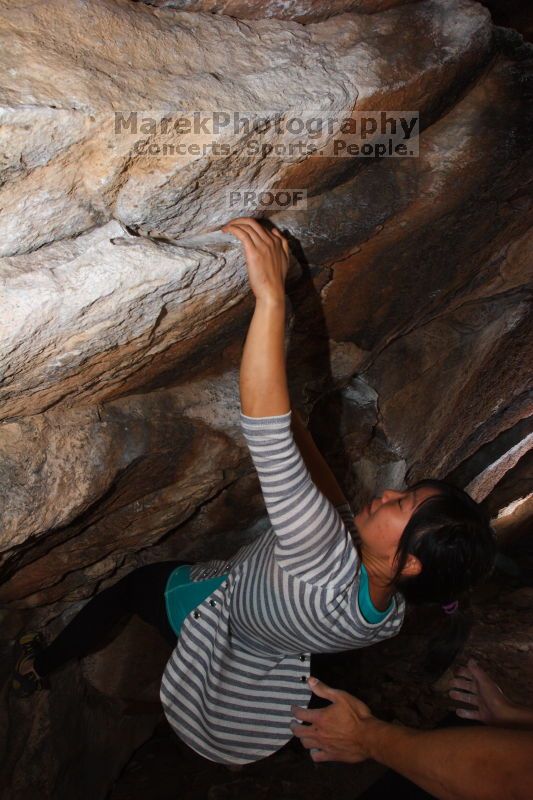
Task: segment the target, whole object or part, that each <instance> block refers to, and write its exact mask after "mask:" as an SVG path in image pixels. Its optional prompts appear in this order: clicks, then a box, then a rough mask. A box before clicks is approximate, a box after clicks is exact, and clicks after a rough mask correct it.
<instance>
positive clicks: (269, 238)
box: [222, 217, 290, 417]
mask: <svg viewBox="0 0 533 800" xmlns="http://www.w3.org/2000/svg"><path fill="white" fill-rule="evenodd" d="M222 230H223V231H224V232H228V233H232V234H233V235H234V236H236V237H237V239H239V241H240V242H241V243H242V245H243V247H244V252H245V255H246V263H247V268H248V277H249V280H250V287H251V289H252V291H253V293H254V295H255V311H254V314H253V317H252V321H251V323H250V328H249V330H248V334H247V337H246V342H245V345H244V350H243V355H242V360H241V371H240V393H241V410H242V413H243V414H246V416H249V417H267V416H274V415H277V414H286V413H287V412H288V411H289V410H290V401H289V390H288V387H287V373H286V366H285V278H286V276H287V270H288V265H289V244H288V242H287V240H286V239H284V238H283V237H282V235H281V234H280V233H279V232H278V231H276V230H274V231H272V232H270V231H267V230H266V229H265V228H263V227H262V226H261V225H260V224H259V223H258V222H257V221H256V220H255V219H251V218H249V217H238V218H237V219H234V220H232V221H231V222H229V223H228V224H227V225H225V226H224V227H223V228H222Z"/></svg>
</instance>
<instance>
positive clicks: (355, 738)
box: [291, 678, 374, 764]
mask: <svg viewBox="0 0 533 800" xmlns="http://www.w3.org/2000/svg"><path fill="white" fill-rule="evenodd" d="M309 686H310V687H311V688H312V690H313V693H314V694H316V695H317V696H318V697H323V698H325V699H326V700H331V705H329V706H327V707H326V708H316V709H307V708H300V707H299V706H292V709H291V710H292V713H293V715H294V716H295V717H296V719H298V720H301V721H302V722H307V723H309V724H308V725H298V723H296V722H292V723H291V729H292V732H293V733H294V735H295V736H298V738H299V739H301V741H302V744H303V746H304V747H306V748H307V749H308V750H310V752H311V758H312V759H313V761H345V762H347V763H350V764H356V763H357V762H359V761H364V760H365V759H366V758H368V757H369V754H368V750H367V747H366V741H365V739H366V736H365V734H366V724H367V723H368V722H369V721H371V720H374V717H373V716H372V712H371V711H370V709H369V708H368V706H366V705H365V704H364V703H362V702H361V701H360V700H358V699H357V698H356V697H353V696H352V695H351V694H348V692H343V691H341V690H340V689H331V688H330V687H329V686H326V684H325V683H322V682H321V681H318V680H316V678H309Z"/></svg>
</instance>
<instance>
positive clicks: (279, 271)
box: [221, 217, 289, 301]
mask: <svg viewBox="0 0 533 800" xmlns="http://www.w3.org/2000/svg"><path fill="white" fill-rule="evenodd" d="M221 230H222V231H224V233H232V234H233V235H234V236H236V237H237V239H239V241H240V242H241V244H242V245H243V247H244V254H245V256H246V265H247V268H248V278H249V281H250V288H251V290H252V292H253V293H254V295H255V297H256V300H266V301H271V300H275V301H277V300H284V298H285V278H286V277H287V272H288V269H289V243H288V241H287V240H286V239H285V238H284V237H283V236H282V235H281V233H280V232H279V231H277V230H275V229H273V230H271V231H269V230H267V229H266V228H264V227H263V226H262V225H260V224H259V222H258V221H257V220H255V219H252V218H251V217H237V218H235V219H232V220H231V222H228V223H227V224H226V225H224V226H223V227H222V228H221Z"/></svg>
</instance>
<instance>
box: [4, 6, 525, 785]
mask: <svg viewBox="0 0 533 800" xmlns="http://www.w3.org/2000/svg"><path fill="white" fill-rule="evenodd" d="M155 6H160V7H155ZM280 9H281V10H280ZM0 12H1V13H0V41H1V43H2V44H1V47H0V63H1V66H2V79H1V80H0V98H1V102H0V105H1V110H0V141H1V144H2V147H1V148H0V153H1V155H0V207H1V214H0V232H1V234H2V235H1V237H0V249H1V255H0V287H1V288H0V303H1V313H0V320H1V322H0V398H1V403H0V418H1V420H2V423H1V424H0V483H1V486H2V506H1V507H0V523H1V524H0V576H1V578H0V580H1V582H0V603H1V606H2V615H3V616H2V630H3V633H4V635H3V637H2V640H1V642H0V655H1V658H0V665H1V666H0V674H1V675H2V686H3V689H2V693H1V700H0V720H1V722H2V725H1V726H0V730H1V731H2V733H1V735H0V752H1V753H2V761H3V770H2V772H3V775H2V779H1V780H2V784H1V786H2V795H3V796H6V797H7V798H9V800H33V798H37V797H39V798H43V797H50V798H53V799H54V800H72V798H73V797H76V800H84V798H87V800H97V799H98V798H102V799H103V798H109V800H123V798H124V799H125V798H128V800H135V798H136V797H141V796H142V797H143V798H146V797H147V796H148V797H150V800H166V798H168V799H169V800H170V798H171V797H172V798H174V797H176V796H177V794H178V793H179V792H181V791H182V788H181V787H182V786H183V785H184V782H185V784H186V785H187V787H188V788H187V794H186V795H183V796H186V797H187V798H188V799H189V800H200V798H208V800H218V799H219V798H220V800H222V799H223V798H224V800H238V798H246V800H249V798H250V797H252V796H254V797H255V796H257V797H258V798H265V800H274V799H275V800H289V799H292V800H295V799H297V798H300V797H302V798H303V797H304V796H305V797H306V798H307V799H308V798H316V800H323V798H326V797H328V798H329V797H330V796H331V793H332V787H334V790H335V795H336V797H338V798H339V800H341V799H342V798H344V797H346V798H347V800H348V798H351V797H354V796H355V794H356V793H357V792H359V791H361V790H362V789H363V788H364V786H365V785H367V784H368V783H369V782H371V781H372V780H373V779H374V777H375V776H376V775H377V774H378V773H379V769H378V768H377V767H376V766H375V765H364V766H355V767H348V766H341V765H327V766H322V767H320V769H318V770H317V769H315V767H314V766H313V765H312V764H311V763H310V762H309V759H308V757H307V755H306V754H305V753H304V752H303V751H302V750H301V748H300V747H299V746H298V745H297V744H295V743H293V744H289V745H288V746H287V747H286V748H284V749H283V750H282V751H280V752H279V753H277V754H275V755H274V756H272V757H271V758H270V759H267V760H266V761H264V762H260V763H258V764H255V765H251V766H250V767H247V768H246V769H245V770H244V771H241V772H238V773H235V774H233V773H231V772H230V771H228V770H226V769H225V768H224V767H220V766H217V765H214V764H206V762H205V761H202V760H201V759H200V758H198V757H197V756H195V755H191V753H190V751H188V750H187V749H186V748H185V747H183V746H182V745H181V744H180V743H179V742H178V741H177V740H176V738H175V737H174V736H173V734H172V733H171V731H170V729H169V728H168V726H166V723H165V722H164V721H163V717H162V712H161V709H160V706H159V699H158V691H159V680H160V676H161V673H162V669H163V666H164V663H165V661H166V658H167V657H168V652H167V650H168V648H167V646H166V645H165V644H164V643H163V642H162V640H160V638H159V637H158V636H157V635H156V634H155V633H154V632H153V631H152V630H151V629H149V628H148V627H147V626H146V625H144V624H142V623H140V622H139V621H138V620H136V619H135V618H134V619H132V620H130V621H129V622H127V624H125V625H124V626H122V628H121V630H120V631H116V633H117V637H116V638H115V639H113V638H112V637H111V639H110V641H109V642H107V643H105V646H103V648H102V649H101V650H100V651H99V652H97V653H94V654H93V655H91V656H90V657H88V658H87V659H85V660H84V661H83V662H82V663H80V664H71V665H68V666H67V667H66V668H65V669H64V670H62V671H61V673H60V674H59V675H58V676H56V680H55V681H54V682H53V685H52V690H51V691H50V692H47V693H43V694H40V695H39V696H38V697H35V698H34V699H32V700H30V701H29V702H28V701H24V700H18V699H16V698H14V697H13V696H12V695H10V693H9V681H8V678H9V672H10V670H11V667H12V641H13V639H14V638H15V637H16V636H17V635H18V634H19V633H20V632H21V631H22V630H25V629H32V630H33V629H42V630H43V631H44V634H45V636H46V637H47V638H52V637H53V636H54V635H56V634H57V633H58V632H59V631H60V630H61V629H62V627H63V626H64V625H65V623H66V622H68V620H69V619H70V618H72V616H73V615H74V614H75V613H76V612H77V610H79V609H80V608H81V607H82V605H83V604H84V603H85V602H86V601H87V599H88V598H90V597H91V596H92V595H93V594H94V593H96V592H98V591H101V590H102V589H103V588H105V587H106V586H109V585H112V584H113V583H114V582H115V581H116V580H118V579H119V578H120V577H121V576H122V575H125V574H127V573H128V572H129V571H130V570H132V569H133V568H135V567H136V566H139V565H142V564H147V563H152V562H155V561H159V560H165V559H169V558H176V559H187V560H191V561H194V560H201V559H207V558H210V557H226V556H229V555H231V554H232V553H233V552H234V551H235V550H236V549H237V548H238V547H239V546H240V545H242V544H244V543H245V542H248V541H250V540H251V539H253V538H255V537H256V536H258V535H260V534H261V533H262V532H263V531H264V530H265V529H266V527H267V525H268V520H267V518H266V516H265V511H264V504H263V501H262V497H261V494H260V492H259V485H258V481H257V477H256V475H255V472H254V470H253V468H252V465H251V462H250V458H249V455H248V451H247V449H246V446H245V442H244V439H243V437H242V434H241V431H240V427H239V414H238V412H239V395H238V378H239V375H238V371H239V363H240V357H241V352H242V344H243V339H244V336H245V334H246V330H247V327H248V324H249V321H250V316H251V313H252V309H253V302H252V300H253V298H252V296H251V294H250V291H249V288H248V282H247V275H246V267H245V263H244V260H243V255H242V252H241V247H240V244H236V243H235V239H234V238H233V237H231V236H226V235H224V234H221V233H220V232H219V231H218V229H219V227H220V225H222V224H223V223H224V222H227V221H228V220H229V219H231V218H232V217H234V216H237V215H240V214H241V212H242V210H241V209H240V208H239V209H237V211H235V210H234V209H232V208H230V206H229V192H230V191H231V190H235V189H242V188H246V189H251V190H256V191H258V192H259V191H265V190H275V189H279V188H283V189H292V188H302V187H303V188H305V189H307V192H308V202H307V207H306V208H304V209H298V210H283V211H275V212H274V211H265V210H263V209H262V208H260V207H256V208H253V209H251V210H250V209H249V210H248V211H247V215H253V216H258V217H268V218H269V219H270V221H271V222H272V223H273V224H275V225H276V226H277V227H279V229H280V230H282V231H284V232H285V234H286V235H287V237H288V238H289V240H290V242H291V248H292V257H291V267H290V272H289V278H288V281H287V293H288V296H289V300H290V302H289V304H288V322H287V343H288V349H287V369H288V375H289V382H290V388H291V396H292V399H293V404H294V405H295V406H296V407H299V408H301V409H302V411H303V413H304V416H305V417H306V419H308V420H309V426H310V428H311V430H312V432H313V434H314V436H315V438H316V440H317V442H318V444H319V446H320V447H321V449H322V450H323V452H324V453H325V454H326V456H327V458H328V461H329V462H330V463H331V465H332V467H333V469H334V471H335V473H336V475H337V477H338V479H339V482H340V483H341V485H342V487H343V488H344V490H345V492H346V494H347V496H348V498H349V499H350V501H351V503H352V507H353V508H354V510H355V509H357V507H358V506H359V505H360V504H361V503H364V502H367V501H368V499H369V498H370V497H371V496H372V495H375V494H379V493H380V492H381V491H382V490H383V489H384V488H386V487H396V488H401V487H403V486H404V485H405V483H406V482H407V483H410V482H412V481H414V480H417V479H419V478H421V477H424V476H427V475H433V476H436V477H450V478H453V479H454V480H455V481H456V482H457V483H458V484H459V485H461V486H464V487H468V489H469V491H471V493H472V495H473V496H474V497H476V499H478V500H480V501H483V502H484V503H486V505H487V508H488V509H489V511H490V514H491V516H492V517H493V520H494V524H495V527H496V529H497V531H498V533H499V535H500V538H501V542H502V546H503V548H504V555H503V556H502V560H501V563H500V565H499V568H498V571H497V573H496V574H495V576H494V577H493V579H492V581H491V582H490V584H489V585H487V586H486V587H485V588H484V589H483V590H482V591H480V592H479V594H477V595H476V596H475V598H474V601H473V611H474V617H475V626H474V630H473V633H472V637H471V639H470V643H469V645H468V651H467V652H466V653H465V654H464V657H467V656H468V654H470V653H473V654H475V655H476V656H477V657H478V658H479V660H480V662H481V663H484V664H485V665H486V666H488V667H489V668H491V669H492V667H493V666H494V665H496V672H495V677H496V678H497V679H499V680H500V681H501V683H502V685H503V686H504V688H508V689H509V690H510V691H511V692H512V690H513V686H514V685H518V684H520V691H519V692H518V694H517V695H516V697H515V698H514V699H516V700H517V701H526V700H527V699H528V697H529V698H531V696H533V686H532V685H531V683H530V682H529V683H528V681H529V677H526V676H529V675H532V674H533V670H532V669H531V667H532V666H533V663H532V662H531V659H532V657H533V653H532V650H531V646H530V644H529V642H530V641H531V631H532V625H533V620H532V619H531V609H532V604H533V601H532V597H531V588H530V587H531V585H532V584H533V572H532V568H531V545H530V543H531V516H532V506H531V427H530V420H531V415H532V411H533V407H532V392H531V375H532V369H531V366H532V363H531V352H533V349H532V336H531V319H532V314H531V283H532V281H531V269H532V267H531V265H532V262H533V259H532V257H531V252H532V242H531V219H532V202H531V190H530V186H531V177H532V166H531V165H532V164H533V157H532V156H533V154H532V149H533V148H532V145H531V137H530V131H531V128H532V124H533V119H532V117H533V114H532V108H533V104H532V102H531V100H532V91H531V64H532V50H531V47H530V46H528V45H526V44H525V43H524V41H523V40H522V39H521V37H520V36H519V35H518V34H516V33H514V32H512V31H508V30H505V29H503V28H495V27H494V26H493V25H492V23H491V19H490V15H489V13H488V11H487V9H485V8H483V7H482V6H481V5H480V4H478V3H474V2H470V0H452V2H444V0H421V2H416V3H403V2H396V3H395V2H372V1H371V0H368V2H367V1H366V0H361V1H360V2H348V0H346V1H345V2H338V3H331V4H325V3H318V2H308V3H304V2H298V3H296V2H294V3H286V4H283V8H281V6H280V4H277V3H270V2H264V3H255V4H250V3H248V2H245V0H243V1H242V2H241V1H240V0H238V1H237V0H235V2H233V1H228V2H225V3H217V4H214V3H208V2H192V0H191V2H186V1H185V0H184V2H172V1H171V2H164V3H160V2H156V3H153V4H147V3H135V2H132V1H130V0H92V2H91V3H86V2H82V1H81V0H76V1H75V2H72V1H71V0H68V1H67V0H51V2H48V3H46V4H44V3H43V4H35V3H29V2H26V0H16V2H5V1H3V0H0ZM207 12H215V13H207ZM239 18H241V19H242V20H243V21H241V19H239ZM244 20H245V21H244ZM301 23H305V24H301ZM391 109H392V110H395V109H404V110H409V109H410V110H418V111H419V112H420V135H419V137H418V139H417V141H416V143H417V145H418V148H419V156H418V157H415V158H386V157H385V158H379V159H376V158H334V157H332V156H331V153H330V151H327V152H328V153H329V155H326V156H320V155H316V154H306V155H303V156H299V157H297V158H291V159H288V158H283V157H281V156H278V155H275V154H273V153H270V154H268V155H267V154H264V153H262V152H261V151H259V152H255V153H254V152H251V151H250V150H249V148H248V144H249V141H250V139H252V138H254V139H255V140H256V141H257V143H258V144H259V145H260V146H263V145H268V146H271V145H272V146H273V145H279V144H282V143H285V144H286V143H287V134H286V132H285V133H283V132H280V131H279V130H278V123H279V122H280V121H284V120H287V119H290V118H291V117H297V116H298V115H300V116H304V117H306V118H311V117H316V116H321V117H328V118H329V117H331V118H336V119H337V120H340V119H342V118H345V119H346V118H349V119H352V120H355V119H357V118H358V114H360V113H363V112H365V111H370V110H384V111H389V110H391ZM195 110H204V111H205V110H215V111H220V112H221V113H222V112H224V113H226V112H228V110H229V111H234V110H239V111H240V112H243V113H244V114H247V115H248V116H249V117H250V118H251V121H252V129H251V130H250V131H248V132H246V131H243V130H232V129H231V128H230V129H226V128H224V129H223V130H222V131H221V132H220V133H219V134H216V135H215V136H210V135H208V134H205V135H204V134H202V135H199V134H197V133H194V131H192V132H189V133H187V132H185V133H184V132H177V131H176V130H175V129H174V128H172V127H171V128H170V130H166V131H165V128H164V125H163V121H164V120H165V119H170V118H175V117H176V116H181V117H183V118H186V119H188V120H189V121H190V120H191V119H193V120H194V117H193V114H194V112H195ZM115 112H117V113H119V114H120V115H121V118H120V119H121V122H120V125H119V127H120V130H119V131H116V130H115V124H116V119H115ZM132 113H136V114H137V115H138V116H137V129H136V131H135V130H134V128H135V123H134V122H133V118H130V117H129V115H130V114H132ZM143 120H144V121H143ZM147 120H148V121H147ZM338 133H339V129H338V127H337V128H335V129H334V131H333V132H332V133H331V135H330V137H329V143H328V142H326V143H325V144H329V145H330V144H331V141H332V140H333V139H334V137H335V136H336V135H338ZM289 138H290V137H289ZM207 139H209V140H214V141H215V142H216V143H218V144H219V145H225V146H228V148H229V151H228V155H226V156H222V157H220V156H215V155H213V154H212V153H209V152H207V153H206V154H205V155H203V154H202V152H196V153H193V154H191V153H190V152H189V153H188V154H187V155H180V154H179V153H176V151H174V152H173V151H172V150H171V149H167V151H166V152H163V148H164V147H167V148H170V147H171V146H173V147H176V146H177V145H183V144H186V145H194V144H196V145H198V143H199V144H204V143H205V141H206V140H207ZM150 147H151V148H152V151H150V150H149V148H150ZM436 624H438V618H435V615H434V614H433V612H428V613H418V614H412V615H411V616H410V618H409V620H408V622H407V623H406V625H405V627H404V630H403V631H402V633H401V634H400V636H399V637H398V638H397V639H395V640H394V641H391V642H386V643H384V644H383V645H379V646H376V647H373V648H369V649H367V650H365V651H362V652H358V653H355V654H353V653H350V654H344V655H342V656H338V657H336V658H335V659H327V658H324V659H321V660H320V659H318V660H316V669H317V670H321V671H322V672H321V674H322V675H323V676H324V677H325V678H326V679H328V680H330V681H331V682H332V683H334V684H335V685H339V686H344V687H345V688H347V689H349V690H350V691H353V692H355V693H357V694H358V695H359V696H360V697H361V698H362V699H363V700H365V701H366V702H367V703H369V704H370V705H371V707H372V708H373V710H375V712H376V713H378V714H381V715H382V716H383V717H385V718H388V719H399V720H400V721H402V722H405V723H406V724H413V725H421V726H431V725H432V724H434V723H435V722H436V721H437V720H438V719H439V718H440V717H442V716H443V715H444V713H445V711H446V708H447V701H446V698H445V695H444V689H443V687H444V680H445V679H444V678H443V679H441V681H439V682H438V683H437V684H436V685H435V684H432V683H431V682H430V681H429V679H428V678H427V676H424V674H423V673H422V671H421V663H422V656H423V651H424V647H425V642H426V639H427V636H428V631H429V630H430V629H431V626H433V625H436ZM492 672H494V669H492ZM519 676H520V677H521V678H523V679H522V680H521V681H519ZM515 678H516V681H515ZM518 695H520V696H518ZM154 730H155V735H154V736H153V737H152V734H153V733H154ZM126 765H128V766H126ZM123 770H124V771H123ZM119 776H121V777H120V779H119ZM117 779H118V780H117ZM150 792H151V793H150ZM180 796H181V795H180Z"/></svg>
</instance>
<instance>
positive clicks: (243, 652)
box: [160, 411, 405, 764]
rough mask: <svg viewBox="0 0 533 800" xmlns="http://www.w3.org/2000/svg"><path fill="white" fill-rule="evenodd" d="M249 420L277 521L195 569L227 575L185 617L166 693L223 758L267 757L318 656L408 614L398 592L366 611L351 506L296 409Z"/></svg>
mask: <svg viewBox="0 0 533 800" xmlns="http://www.w3.org/2000/svg"><path fill="white" fill-rule="evenodd" d="M241 424H242V429H243V432H244V436H245V438H246V441H247V443H248V446H249V449H250V453H251V456H252V460H253V463H254V466H255V468H256V470H257V474H258V476H259V481H260V484H261V488H262V492H263V497H264V500H265V505H266V509H267V512H268V515H269V518H270V522H271V527H270V528H269V530H268V531H266V532H265V533H264V534H263V535H262V536H260V537H259V538H258V539H257V540H255V541H254V542H252V543H251V544H249V545H246V546H245V547H242V548H241V549H240V550H239V551H238V552H237V553H236V555H235V556H233V558H231V559H229V561H221V560H213V561H209V562H206V563H203V564H196V565H194V566H193V567H192V568H191V578H192V580H202V579H203V578H208V577H214V576H215V575H224V574H228V578H227V580H226V581H225V582H224V583H223V584H222V585H221V586H220V587H219V588H218V589H217V590H216V591H214V592H213V593H212V594H211V595H210V596H209V597H208V598H206V600H205V601H204V602H203V603H201V604H200V605H199V606H198V608H197V609H195V611H193V612H192V613H191V614H189V616H188V617H187V618H186V620H185V622H184V623H183V626H182V628H181V632H180V636H179V639H178V642H177V645H176V648H175V649H174V652H173V653H172V655H171V657H170V659H169V661H168V663H167V665H166V667H165V671H164V674H163V679H162V683H161V692H160V696H161V701H162V703H163V708H164V711H165V714H166V716H167V719H168V721H169V723H170V724H171V726H172V727H173V728H174V730H175V731H176V733H177V734H178V736H179V737H180V738H181V739H182V740H183V741H184V742H186V743H187V744H188V745H189V746H190V747H192V748H193V750H195V751H196V752H198V753H200V754H201V755H203V756H205V757H206V758H208V759H210V760H212V761H217V762H219V763H223V764H247V763H250V762H252V761H256V760H258V759H260V758H265V757H266V756H268V755H270V754H271V753H273V752H275V751H276V750H278V749H279V748H280V747H282V746H283V745H284V744H285V743H286V742H287V741H288V740H289V739H290V738H291V736H292V732H291V730H290V727H289V724H290V722H291V720H292V719H293V717H292V714H291V710H290V708H291V705H300V706H307V705H308V703H309V700H310V697H311V692H310V690H309V688H308V686H307V683H306V681H307V678H308V677H309V674H310V673H309V667H310V658H311V653H332V652H338V651H341V650H351V649H354V648H358V647H367V646H368V645H371V644H374V643H375V642H378V641H381V640H382V639H387V638H389V637H391V636H394V635H395V634H396V633H398V631H399V629H400V627H401V624H402V621H403V616H404V612H405V603H404V601H403V598H402V597H401V595H399V594H397V595H395V597H394V602H393V605H392V609H391V612H390V613H389V614H388V615H387V617H386V618H385V619H384V620H383V621H382V622H380V623H378V624H375V625H372V624H370V623H368V622H367V621H366V620H365V619H364V617H363V616H362V614H361V613H360V610H359V606H358V601H357V591H358V586H359V575H358V566H359V559H358V555H357V550H356V548H355V545H354V543H353V539H352V536H354V535H355V529H354V527H353V514H352V511H351V509H350V507H349V505H348V504H344V505H342V506H338V507H337V508H335V507H334V506H333V505H332V504H331V503H330V501H329V500H328V499H327V498H326V497H324V495H323V494H322V493H321V492H320V491H319V490H318V488H317V487H316V486H315V484H314V483H313V481H312V479H311V476H310V474H309V471H308V469H307V467H306V466H305V463H304V461H303V459H302V456H301V454H300V451H299V450H298V448H297V446H296V443H295V441H294V438H293V435H292V430H291V412H290V411H289V412H288V413H287V414H282V415H277V416H272V417H248V416H245V415H244V414H242V412H241ZM350 534H351V535H350Z"/></svg>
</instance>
